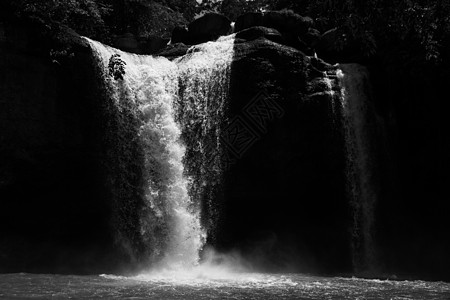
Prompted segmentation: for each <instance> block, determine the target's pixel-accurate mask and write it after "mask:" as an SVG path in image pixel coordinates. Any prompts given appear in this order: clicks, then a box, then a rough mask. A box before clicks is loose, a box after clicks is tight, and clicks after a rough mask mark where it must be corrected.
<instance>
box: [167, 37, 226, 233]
mask: <svg viewBox="0 0 450 300" xmlns="http://www.w3.org/2000/svg"><path fill="white" fill-rule="evenodd" d="M233 46H234V34H233V35H229V36H225V37H221V38H219V40H218V41H217V42H209V43H205V44H201V45H197V46H194V47H192V48H191V49H189V51H188V53H187V54H186V55H185V56H183V57H181V58H178V59H177V60H176V61H175V62H176V63H177V65H178V67H179V70H180V98H179V99H180V102H179V106H178V111H179V113H178V118H179V121H180V123H181V124H183V128H184V130H183V140H184V141H185V143H186V145H187V146H188V147H187V148H188V152H187V155H186V159H185V165H186V167H187V170H188V173H189V174H190V175H191V177H192V179H193V180H192V182H191V186H190V193H191V196H192V197H194V198H196V199H202V203H203V205H204V210H203V211H202V213H203V217H204V218H203V220H204V224H205V225H206V226H207V229H208V234H209V236H210V237H211V235H213V234H214V229H215V226H217V222H218V218H219V214H218V209H217V205H219V203H218V202H219V200H218V199H219V196H218V193H220V191H219V190H218V189H220V186H221V179H222V168H223V166H222V157H223V151H222V149H223V146H222V144H221V139H220V138H221V132H222V126H223V125H224V124H225V119H226V109H227V99H228V92H229V83H230V71H231V61H232V59H233ZM213 200H214V202H215V203H213Z"/></svg>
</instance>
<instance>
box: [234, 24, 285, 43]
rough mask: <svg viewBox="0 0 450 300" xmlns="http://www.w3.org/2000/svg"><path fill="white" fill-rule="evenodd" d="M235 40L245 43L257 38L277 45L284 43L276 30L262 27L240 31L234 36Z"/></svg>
mask: <svg viewBox="0 0 450 300" xmlns="http://www.w3.org/2000/svg"><path fill="white" fill-rule="evenodd" d="M236 38H238V39H243V40H246V41H252V40H256V39H258V38H266V39H268V40H270V41H272V42H275V43H279V44H283V42H284V40H283V36H282V35H281V33H280V32H279V31H278V30H276V29H273V28H267V27H262V26H256V27H251V28H248V29H245V30H242V31H240V32H238V33H237V34H236Z"/></svg>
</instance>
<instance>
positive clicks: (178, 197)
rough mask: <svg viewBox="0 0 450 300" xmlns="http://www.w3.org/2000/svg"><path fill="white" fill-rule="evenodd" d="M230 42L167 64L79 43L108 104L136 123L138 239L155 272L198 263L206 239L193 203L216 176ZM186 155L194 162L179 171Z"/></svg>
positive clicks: (161, 59) (197, 49) (206, 47)
mask: <svg viewBox="0 0 450 300" xmlns="http://www.w3.org/2000/svg"><path fill="white" fill-rule="evenodd" d="M233 37H234V36H228V37H224V38H221V39H220V40H219V41H217V42H209V43H206V44H202V45H199V46H195V47H192V48H191V49H190V50H189V52H188V54H187V55H185V56H183V57H181V58H179V59H177V60H175V61H173V62H172V61H169V60H168V59H166V58H164V57H152V56H142V55H134V54H129V53H126V52H122V51H120V50H117V49H114V48H111V47H108V46H105V45H103V44H101V43H99V42H96V41H92V40H89V39H87V40H88V41H89V43H90V45H91V47H92V48H93V49H94V51H95V53H96V55H97V56H98V58H99V60H100V61H101V64H102V66H101V69H102V70H103V78H104V80H105V82H106V84H107V85H108V87H109V91H110V94H111V95H110V96H111V98H113V99H114V101H115V103H116V105H118V107H119V109H120V106H121V103H124V102H125V103H128V104H131V105H132V106H134V107H135V108H136V117H137V118H138V119H139V121H140V124H141V125H140V128H139V137H136V138H139V141H140V145H141V147H142V149H143V152H144V155H145V166H144V170H145V171H144V177H145V180H146V183H145V185H146V186H145V198H146V199H145V200H146V201H145V204H146V205H145V207H144V208H143V209H142V212H141V217H140V229H141V236H142V239H143V240H144V242H146V243H147V244H148V247H150V248H152V251H151V253H152V256H153V257H152V259H151V260H152V261H153V262H155V261H156V262H157V265H158V266H159V267H160V268H165V269H171V270H180V269H188V268H191V267H192V266H195V265H197V264H198V263H199V251H200V250H201V249H202V247H203V246H204V243H205V238H206V233H205V230H204V229H203V228H202V226H201V223H200V201H204V199H201V198H196V197H203V198H205V197H206V198H207V195H205V191H204V189H205V186H206V185H207V184H208V182H209V181H211V180H215V181H217V180H219V177H220V161H219V160H218V159H219V158H217V157H216V156H217V154H218V153H219V152H220V120H222V119H223V117H224V108H225V100H226V97H227V91H228V81H229V79H228V77H229V69H230V64H231V60H232V56H233V54H232V51H233V40H234V39H233ZM114 55H119V56H116V59H117V60H119V62H120V63H122V65H123V64H125V70H124V71H125V72H124V74H121V75H120V77H123V78H122V79H119V78H116V80H115V79H113V78H112V76H110V75H111V74H109V73H108V69H109V67H111V66H110V65H109V64H110V60H111V58H112V57H114ZM117 79H118V80H117ZM124 142H126V141H124ZM186 145H187V146H188V147H186ZM186 148H188V149H186ZM186 153H187V155H188V156H189V158H196V159H195V160H194V161H196V162H197V163H196V164H190V165H188V167H187V169H186V168H185V163H186V161H188V160H187V159H186V158H185V154H186ZM198 167H199V168H198ZM196 168H198V170H197V171H196V170H195V169H196ZM211 172H212V173H211ZM211 174H214V175H213V176H212V177H211V176H208V175H211ZM206 200H208V201H210V200H211V199H206Z"/></svg>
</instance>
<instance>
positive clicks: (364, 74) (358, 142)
mask: <svg viewBox="0 0 450 300" xmlns="http://www.w3.org/2000/svg"><path fill="white" fill-rule="evenodd" d="M337 75H338V78H339V80H340V82H341V91H342V94H341V97H340V100H341V109H342V116H343V127H344V136H345V146H346V155H347V161H346V169H347V171H346V172H347V190H348V195H349V198H350V204H351V207H352V210H353V228H352V249H353V266H354V269H355V271H356V272H357V273H364V274H367V275H370V274H373V273H374V272H375V271H376V270H375V268H376V251H375V243H374V228H375V227H374V226H375V219H374V210H375V205H376V202H377V191H376V183H375V179H374V161H373V157H374V156H373V155H372V154H373V153H372V151H373V149H372V148H373V147H372V146H371V138H370V135H371V131H370V128H371V125H373V124H372V123H373V120H374V118H375V116H374V110H373V108H372V106H371V102H370V100H369V96H370V94H371V91H370V85H369V81H368V71H367V69H366V68H364V67H363V66H360V65H357V64H348V65H340V66H339V70H338V71H337ZM372 127H373V126H372Z"/></svg>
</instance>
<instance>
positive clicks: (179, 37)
mask: <svg viewBox="0 0 450 300" xmlns="http://www.w3.org/2000/svg"><path fill="white" fill-rule="evenodd" d="M170 43H171V44H176V43H184V44H189V31H188V29H187V27H186V26H177V27H175V28H174V29H173V31H172V38H171V39H170Z"/></svg>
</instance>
